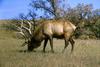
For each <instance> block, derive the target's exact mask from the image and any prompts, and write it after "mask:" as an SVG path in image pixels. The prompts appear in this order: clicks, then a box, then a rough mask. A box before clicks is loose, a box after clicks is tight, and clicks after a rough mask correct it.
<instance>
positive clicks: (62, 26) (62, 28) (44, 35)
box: [21, 20, 76, 52]
mask: <svg viewBox="0 0 100 67" xmlns="http://www.w3.org/2000/svg"><path fill="white" fill-rule="evenodd" d="M28 25H29V26H30V27H29V29H28V28H26V27H24V26H23V24H22V28H24V29H25V30H27V31H28V32H29V34H30V35H31V36H30V37H29V39H28V40H27V41H26V39H25V43H24V44H23V45H25V44H27V46H28V51H32V50H34V49H35V48H37V47H39V46H40V45H41V42H42V41H43V40H44V47H43V52H45V48H46V45H47V42H48V41H49V42H50V46H51V51H52V52H54V50H53V38H57V39H64V41H65V46H64V49H63V52H64V51H65V49H66V47H67V46H68V45H69V42H70V43H71V45H72V49H71V52H73V48H74V43H75V42H74V40H73V38H72V36H73V33H74V31H75V29H76V26H75V25H73V24H72V23H71V22H70V21H62V20H51V21H45V22H42V23H41V24H40V25H39V26H38V27H37V29H36V30H35V31H34V32H33V33H32V32H31V30H30V29H31V24H30V23H28ZM21 34H22V35H23V36H24V37H25V35H24V34H23V32H22V31H21Z"/></svg>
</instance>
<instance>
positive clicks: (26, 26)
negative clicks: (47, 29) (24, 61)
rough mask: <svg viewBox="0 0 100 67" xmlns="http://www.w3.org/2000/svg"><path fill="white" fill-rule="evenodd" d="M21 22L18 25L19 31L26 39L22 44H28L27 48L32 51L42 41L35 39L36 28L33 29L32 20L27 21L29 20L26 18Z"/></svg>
mask: <svg viewBox="0 0 100 67" xmlns="http://www.w3.org/2000/svg"><path fill="white" fill-rule="evenodd" d="M19 24H20V25H19V26H18V25H16V27H17V30H18V32H17V33H19V34H21V35H22V36H23V38H24V39H25V42H24V43H23V44H22V46H25V45H27V47H28V48H27V50H28V51H32V50H33V49H34V48H36V47H37V46H39V45H40V43H38V42H36V43H35V40H34V37H33V32H34V30H33V29H32V28H33V25H32V23H31V22H27V21H26V22H25V21H24V20H22V21H21V22H19Z"/></svg>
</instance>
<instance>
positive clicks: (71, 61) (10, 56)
mask: <svg viewBox="0 0 100 67" xmlns="http://www.w3.org/2000/svg"><path fill="white" fill-rule="evenodd" d="M9 34H10V35H9ZM11 36H12V32H7V33H6V32H4V31H0V67H100V40H75V41H76V44H75V49H74V52H73V54H70V48H71V46H70V45H69V46H68V48H67V49H66V51H65V52H64V53H62V49H63V47H64V41H63V40H56V39H55V40H54V51H55V53H51V52H50V46H49V44H48V46H47V48H46V53H43V52H42V47H43V44H42V45H41V47H39V48H38V49H36V52H30V53H28V52H22V51H23V50H26V46H25V47H21V44H22V43H23V41H24V40H21V39H14V38H11Z"/></svg>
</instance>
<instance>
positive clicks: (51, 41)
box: [49, 37, 54, 53]
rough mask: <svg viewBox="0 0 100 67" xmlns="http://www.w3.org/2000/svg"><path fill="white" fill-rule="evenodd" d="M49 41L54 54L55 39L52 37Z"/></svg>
mask: <svg viewBox="0 0 100 67" xmlns="http://www.w3.org/2000/svg"><path fill="white" fill-rule="evenodd" d="M49 41H50V46H51V52H52V53H54V50H53V37H50V39H49Z"/></svg>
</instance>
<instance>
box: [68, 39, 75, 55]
mask: <svg viewBox="0 0 100 67" xmlns="http://www.w3.org/2000/svg"><path fill="white" fill-rule="evenodd" d="M69 41H70V43H71V45H72V49H71V53H72V52H73V50H74V44H75V41H74V40H73V39H72V37H71V38H70V39H69Z"/></svg>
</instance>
